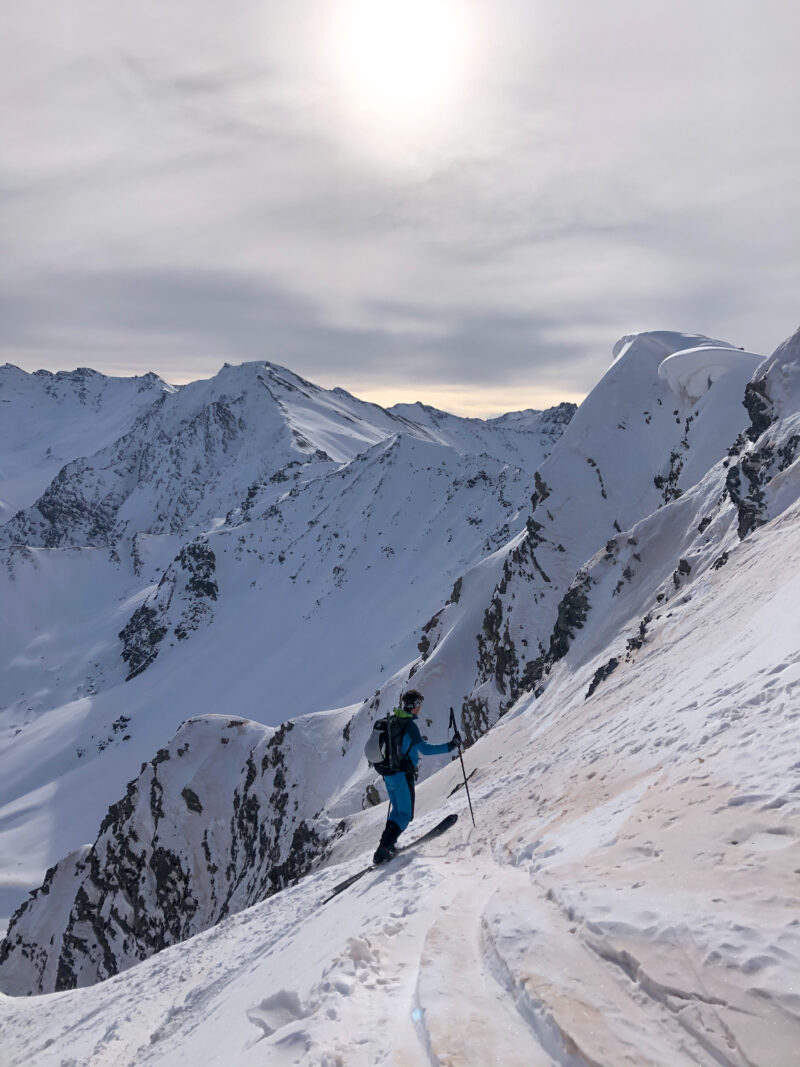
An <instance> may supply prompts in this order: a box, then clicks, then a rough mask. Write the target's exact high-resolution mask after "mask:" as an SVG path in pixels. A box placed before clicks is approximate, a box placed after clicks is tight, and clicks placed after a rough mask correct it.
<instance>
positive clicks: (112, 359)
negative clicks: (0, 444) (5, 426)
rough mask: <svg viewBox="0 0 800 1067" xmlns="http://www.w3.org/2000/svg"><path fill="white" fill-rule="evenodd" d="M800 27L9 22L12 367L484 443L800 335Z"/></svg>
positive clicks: (343, 18)
mask: <svg viewBox="0 0 800 1067" xmlns="http://www.w3.org/2000/svg"><path fill="white" fill-rule="evenodd" d="M799 44H800V5H798V3H797V2H796V0H291V2H290V3H289V2H287V0H260V2H257V3H256V2H251V0H225V2H223V0H169V2H168V3H164V0H158V2H156V0H135V2H134V0H68V2H66V3H55V4H54V3H53V2H52V0H46V2H45V0H4V3H3V4H2V7H0V361H6V360H7V361H9V362H12V363H15V364H17V365H18V366H21V367H23V368H25V369H26V370H35V369H37V368H39V367H46V368H48V369H50V370H59V369H71V368H73V367H75V366H78V365H83V366H93V367H96V368H97V369H99V370H102V371H105V372H107V373H113V374H129V373H141V372H144V371H146V370H155V371H156V372H158V373H159V374H161V375H162V376H163V377H165V378H166V379H167V380H169V381H173V382H185V381H190V380H192V379H194V378H197V377H207V376H209V375H211V374H213V373H215V372H216V370H218V369H219V367H220V365H221V364H222V363H223V362H224V361H228V362H234V363H235V362H241V361H244V360H250V359H268V360H271V361H273V362H276V363H280V364H283V365H285V366H289V367H291V368H292V369H293V370H296V371H297V372H298V373H300V374H302V375H304V376H305V377H308V378H311V379H312V380H314V381H316V382H318V383H319V384H321V385H326V386H333V385H341V386H344V387H345V388H347V389H349V390H351V391H352V392H355V393H356V394H358V395H360V396H364V397H366V398H368V399H373V400H377V401H379V402H381V403H392V402H394V401H399V400H415V399H421V400H424V401H426V402H429V403H433V404H436V405H438V406H442V407H448V408H450V409H451V410H456V411H459V412H461V413H464V414H496V413H498V412H500V411H504V410H509V409H514V408H521V407H531V406H533V407H539V406H543V405H544V404H547V403H550V402H553V401H555V400H558V399H578V398H580V397H581V396H582V395H584V394H585V393H586V391H588V390H589V389H590V388H591V387H592V385H593V384H594V383H595V382H596V380H597V379H598V378H599V376H600V375H601V374H602V373H603V371H604V370H605V368H606V366H607V365H608V362H609V359H610V352H611V346H612V345H613V343H614V342H615V341H616V339H617V338H618V337H619V336H621V335H622V334H624V333H629V332H633V331H635V330H640V329H679V330H687V331H697V332H702V333H706V334H708V335H710V336H714V337H720V338H723V339H725V340H728V341H731V342H733V343H734V344H738V345H742V346H745V347H747V348H751V349H753V350H755V351H760V352H765V353H766V352H770V351H772V349H773V348H774V347H775V346H776V345H777V344H778V343H779V342H780V341H781V340H782V339H783V338H784V337H785V336H787V335H788V334H789V333H791V332H793V331H794V329H796V327H797V325H798V323H800V301H798V293H799V292H800V285H799V284H798V283H800V257H799V256H798V252H799V251H800V211H798V190H800V133H799V132H798V131H800V73H798V71H800V67H799V66H798V58H797V57H798V45H799Z"/></svg>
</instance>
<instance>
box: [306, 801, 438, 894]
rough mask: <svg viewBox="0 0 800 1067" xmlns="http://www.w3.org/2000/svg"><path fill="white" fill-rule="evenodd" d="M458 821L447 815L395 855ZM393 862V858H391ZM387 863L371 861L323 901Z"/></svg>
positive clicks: (399, 849)
mask: <svg viewBox="0 0 800 1067" xmlns="http://www.w3.org/2000/svg"><path fill="white" fill-rule="evenodd" d="M456 822H458V816H457V815H445V817H444V818H443V819H442V821H441V822H438V823H437V824H436V825H435V826H434V827H433V829H432V830H428V832H427V833H426V834H423V835H422V837H418V838H416V839H415V840H414V841H409V843H408V844H407V845H401V846H400V848H398V849H397V852H396V854H395V855H397V856H399V855H400V854H401V853H402V852H408V850H409V849H412V848H416V846H417V845H421V844H422V843H423V841H430V840H431V838H433V837H438V836H439V834H443V833H444V832H445V830H449V829H450V827H451V826H454V825H455V824H456ZM389 863H391V860H389ZM386 866H387V864H386V863H377V864H376V863H371V864H370V865H369V867H365V868H364V869H363V870H361V871H358V872H357V873H356V874H351V875H350V877H349V878H345V880H344V881H343V882H339V884H338V885H335V886H334V887H333V889H332V890H331V893H330V896H327V897H325V899H324V900H323V901H322V903H323V904H327V903H328V901H329V900H333V898H334V897H338V895H339V894H340V893H342V892H344V890H345V889H349V888H350V886H351V885H353V884H354V883H355V882H357V881H358V880H359V879H360V878H363V877H364V875H365V874H369V872H370V871H377V870H380V868H381V867H386Z"/></svg>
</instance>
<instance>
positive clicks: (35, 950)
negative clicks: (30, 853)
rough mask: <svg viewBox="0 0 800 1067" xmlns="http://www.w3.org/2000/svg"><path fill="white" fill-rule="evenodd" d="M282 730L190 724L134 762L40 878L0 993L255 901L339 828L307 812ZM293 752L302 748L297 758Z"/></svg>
mask: <svg viewBox="0 0 800 1067" xmlns="http://www.w3.org/2000/svg"><path fill="white" fill-rule="evenodd" d="M294 733H295V728H294V726H293V725H292V724H291V723H287V724H286V725H285V726H283V727H281V728H280V729H278V730H271V729H268V728H266V727H263V726H260V725H258V724H256V723H253V722H250V721H248V720H245V719H226V718H223V717H221V716H208V717H205V718H202V719H193V720H189V721H188V722H186V723H185V724H184V726H183V727H182V728H181V729H180V730H179V731H178V733H177V734H176V736H175V737H174V739H173V740H172V742H171V743H170V745H169V746H168V747H167V748H164V749H162V750H161V751H159V752H158V753H157V754H156V755H155V756H154V757H153V759H152V760H150V761H149V762H148V763H146V764H144V765H143V766H142V770H141V773H140V774H139V776H138V778H136V779H135V780H134V781H132V782H130V783H129V784H128V788H127V791H126V793H125V795H124V796H123V797H122V798H121V799H120V800H119V801H118V802H117V803H116V804H113V805H112V806H111V808H110V809H109V811H108V813H107V815H106V817H105V819H104V820H103V823H102V825H101V827H100V832H99V834H98V837H97V840H96V841H95V842H94V844H93V845H92V846H91V847H87V848H85V849H82V850H80V852H79V853H75V854H72V855H70V856H68V857H66V858H65V859H64V860H62V861H61V862H60V863H58V864H57V865H56V866H55V867H54V868H52V869H51V870H50V871H48V874H47V877H46V879H45V882H44V884H43V885H42V887H41V888H40V889H38V890H37V891H36V892H35V893H33V894H32V896H31V898H30V899H29V900H28V901H27V902H26V903H25V904H23V905H22V907H21V908H20V909H19V911H17V913H16V914H15V915H14V917H13V919H12V921H11V925H10V926H9V930H8V934H7V936H6V939H5V941H4V942H3V944H2V948H0V987H2V989H3V991H4V992H6V993H11V994H29V993H43V992H52V991H54V990H55V991H57V990H61V989H72V988H74V987H76V986H85V985H91V984H92V983H94V982H97V981H100V980H102V979H104V978H108V977H110V976H111V975H113V974H117V973H118V972H119V971H121V970H125V969H126V968H128V967H130V966H131V965H132V964H134V963H136V962H138V961H140V960H144V959H147V958H148V957H149V956H152V955H153V954H154V953H156V952H159V951H160V950H161V949H163V948H166V947H167V946H168V945H172V944H175V943H176V942H178V941H182V940H184V939H185V938H187V937H191V936H192V935H193V934H196V933H198V932H199V931H201V930H205V929H207V928H208V927H209V926H213V925H214V924H215V923H217V922H219V921H220V920H221V919H222V918H224V917H225V916H226V915H230V914H232V913H234V912H238V911H240V910H241V909H243V908H245V907H248V906H249V905H250V904H254V903H256V902H257V901H259V900H263V899H265V898H266V897H268V896H270V895H271V894H273V893H275V892H277V891H278V890H280V889H282V888H283V887H284V886H286V885H288V884H289V883H290V882H293V881H295V880H296V879H297V878H299V877H301V876H302V875H303V874H304V873H306V872H307V871H308V870H309V869H310V868H311V866H312V865H313V864H314V863H316V862H319V860H320V858H321V857H322V856H323V855H324V854H325V850H326V847H327V846H328V843H329V842H330V841H331V840H332V838H333V837H335V836H336V835H337V834H338V833H341V831H342V827H341V826H340V825H339V824H337V823H335V822H333V821H331V820H329V819H327V818H326V817H325V816H323V815H322V814H321V813H320V812H319V811H314V810H313V807H309V806H308V804H307V801H308V799H309V793H310V792H313V791H309V790H308V788H307V784H306V783H305V782H303V781H302V779H301V778H300V776H299V768H300V767H301V766H302V765H303V763H304V762H305V760H307V759H308V758H309V753H308V751H307V744H308V742H307V741H306V739H305V737H304V736H302V730H300V731H299V733H300V735H301V736H300V739H299V741H296V740H295V737H294V736H293V735H294ZM301 751H302V752H305V753H306V755H305V758H303V757H302V755H301Z"/></svg>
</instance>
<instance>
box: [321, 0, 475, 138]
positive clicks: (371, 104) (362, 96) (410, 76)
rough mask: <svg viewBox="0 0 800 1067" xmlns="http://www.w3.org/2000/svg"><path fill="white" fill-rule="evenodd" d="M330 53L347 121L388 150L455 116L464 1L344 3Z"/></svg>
mask: <svg viewBox="0 0 800 1067" xmlns="http://www.w3.org/2000/svg"><path fill="white" fill-rule="evenodd" d="M338 10H339V14H338V19H337V22H336V24H335V26H334V28H333V34H332V40H331V41H330V45H331V48H332V51H333V58H334V63H335V67H336V70H337V77H338V80H339V81H340V85H341V90H342V95H343V100H344V104H345V109H346V112H347V117H348V119H349V120H350V121H351V122H353V123H354V124H355V125H356V126H357V127H358V130H359V133H360V135H362V136H365V137H367V138H368V139H370V140H372V141H373V142H374V145H373V147H380V148H381V149H382V150H386V149H388V148H389V147H390V146H391V143H392V140H393V138H400V139H402V140H406V139H407V138H408V137H409V136H411V137H413V138H415V139H419V140H424V139H425V138H426V137H429V136H430V135H431V134H434V135H435V134H436V132H437V128H438V129H441V128H442V127H443V126H444V125H445V124H446V123H447V121H448V120H449V119H451V118H452V117H453V115H454V110H455V107H456V104H457V101H458V96H459V89H460V88H461V87H462V86H463V84H464V82H465V80H466V75H467V67H468V59H469V52H470V43H471V33H470V30H471V27H470V22H469V18H468V12H467V5H466V3H465V0H348V2H347V3H346V4H345V5H343V6H342V7H341V8H339V9H338Z"/></svg>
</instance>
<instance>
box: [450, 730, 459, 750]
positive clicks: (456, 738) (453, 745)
mask: <svg viewBox="0 0 800 1067" xmlns="http://www.w3.org/2000/svg"><path fill="white" fill-rule="evenodd" d="M454 748H461V734H460V733H459V732H458V730H456V732H455V733H454V734H453V739H452V741H451V742H450V751H451V752H452V751H453V749H454Z"/></svg>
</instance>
